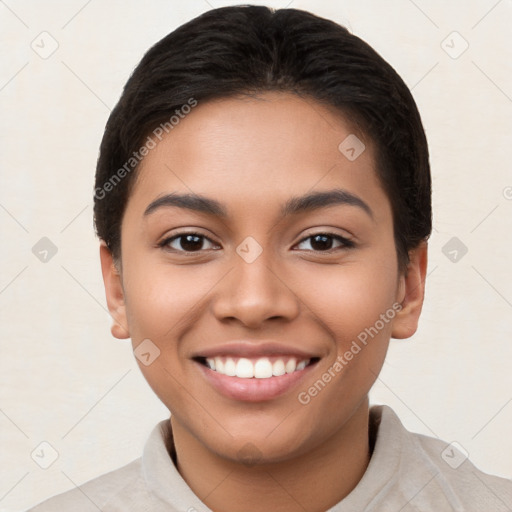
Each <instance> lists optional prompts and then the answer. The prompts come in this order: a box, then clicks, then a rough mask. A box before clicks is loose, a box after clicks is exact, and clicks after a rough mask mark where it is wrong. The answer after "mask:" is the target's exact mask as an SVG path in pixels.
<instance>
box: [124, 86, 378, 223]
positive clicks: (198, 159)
mask: <svg viewBox="0 0 512 512" xmlns="http://www.w3.org/2000/svg"><path fill="white" fill-rule="evenodd" d="M347 149H348V150H349V152H348V153H347ZM350 150H353V151H352V152H350ZM354 153H355V154H356V158H353V156H354ZM358 153H360V154H359V155H358ZM340 187H343V188H344V189H347V190H348V191H349V192H353V193H356V194H361V193H362V192H364V193H365V194H366V195H367V196H368V195H370V196H371V195H372V193H373V195H375V193H377V195H379V194H380V196H381V197H380V200H382V199H384V201H385V200H386V199H387V198H386V197H385V196H383V191H382V190H381V187H380V184H379V181H378V179H377V176H376V173H375V162H374V148H373V144H372V142H371V141H370V140H368V139H367V138H366V137H365V136H364V134H362V133H361V132H359V131H358V130H356V129H355V123H352V122H351V120H350V119H346V118H345V117H344V116H343V115H341V114H340V113H339V112H334V111H333V110H332V109H329V108H327V107H325V106H324V105H322V104H320V103H318V102H316V101H315V100H312V99H308V98H299V97H298V96H295V95H292V94H289V93H266V94H262V95H260V96H258V97H257V98H248V97H244V98H227V99H221V100H215V101H210V102H205V103H203V104H201V103H199V104H198V106H197V107H195V109H193V110H192V112H191V113H190V114H188V115H186V116H184V117H183V119H181V120H180V122H179V123H178V124H177V125H175V126H174V127H173V128H172V130H171V131H170V132H169V133H168V134H167V135H165V136H164V137H163V139H162V141H161V142H158V144H157V145H156V147H155V148H154V149H152V150H151V151H150V152H149V153H148V154H147V156H145V158H144V160H143V161H142V163H141V166H140V167H139V169H138V171H137V180H136V183H135V187H134V189H133V192H132V196H133V197H132V198H130V201H131V202H133V203H135V206H137V207H138V209H139V213H141V212H142V211H143V210H142V209H144V208H146V207H147V205H148V204H149V203H150V202H151V201H153V200H154V199H155V197H157V196H158V195H162V194H164V193H170V192H173V191H180V192H182V193H189V194H194V193H196V194H202V195H207V196H210V197H216V198H220V200H221V201H222V202H224V203H228V204H229V205H231V206H233V207H236V205H238V206H240V207H244V206H245V207H246V208H250V207H251V206H254V207H256V206H258V207H259V208H261V207H262V206H264V205H267V206H268V207H269V208H270V207H272V205H273V203H274V202H277V203H283V202H285V201H286V200H287V199H288V198H289V197H291V196H298V195H303V194H304V193H305V192H307V191H312V190H315V189H319V190H327V189H332V188H340ZM369 199H370V200H371V201H373V202H374V201H375V200H376V199H378V198H376V197H373V198H371V197H370V198H369Z"/></svg>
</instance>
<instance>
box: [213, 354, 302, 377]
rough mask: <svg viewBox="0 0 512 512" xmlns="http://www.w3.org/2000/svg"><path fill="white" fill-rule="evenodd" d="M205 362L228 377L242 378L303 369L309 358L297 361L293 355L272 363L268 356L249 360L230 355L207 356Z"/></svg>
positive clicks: (280, 373)
mask: <svg viewBox="0 0 512 512" xmlns="http://www.w3.org/2000/svg"><path fill="white" fill-rule="evenodd" d="M206 362H207V364H208V366H209V368H210V369H212V370H215V371H216V372H218V373H221V374H222V375H228V376H229V377H240V378H242V379H251V378H253V377H254V378H256V379H267V378H269V377H273V376H274V377H278V376H279V375H284V374H285V373H292V372H294V371H300V370H304V368H305V367H306V366H307V365H308V364H309V362H310V359H306V360H302V361H299V362H297V359H295V358H294V357H291V358H289V359H288V358H287V359H276V360H275V361H274V362H273V363H272V362H271V361H270V359H269V358H268V357H261V358H259V359H255V360H251V359H247V358H245V357H241V358H240V359H234V358H232V357H228V358H222V357H211V358H210V357H209V358H207V359H206Z"/></svg>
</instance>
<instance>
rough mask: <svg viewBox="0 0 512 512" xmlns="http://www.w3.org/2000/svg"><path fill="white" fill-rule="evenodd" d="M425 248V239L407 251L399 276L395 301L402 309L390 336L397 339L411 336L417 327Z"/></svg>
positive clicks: (421, 293) (426, 246)
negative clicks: (405, 266)
mask: <svg viewBox="0 0 512 512" xmlns="http://www.w3.org/2000/svg"><path fill="white" fill-rule="evenodd" d="M427 250H428V245H427V242H426V241H423V242H421V243H420V244H419V245H418V247H416V248H415V249H413V250H411V251H409V264H408V265H407V270H406V272H405V274H403V275H402V276H400V283H399V286H398V290H399V291H398V296H397V302H399V303H401V305H402V309H401V310H400V311H399V312H398V313H397V314H396V316H395V318H394V320H393V330H392V332H391V336H392V337H393V338H397V339H404V338H409V337H411V336H412V335H413V334H414V333H415V332H416V329H417V328H418V320H419V318H420V313H421V308H422V307H423V299H424V296H425V277H426V274H427V260H428V258H427Z"/></svg>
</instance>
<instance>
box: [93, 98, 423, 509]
mask: <svg viewBox="0 0 512 512" xmlns="http://www.w3.org/2000/svg"><path fill="white" fill-rule="evenodd" d="M352 133H356V134H357V136H358V137H359V138H360V139H361V140H364V143H365V145H366V149H365V151H363V153H362V154H361V155H360V156H359V157H358V158H356V159H355V160H354V161H350V160H349V159H348V158H346V156H345V155H344V154H342V153H341V152H340V150H339V149H338V146H339V145H340V143H341V142H342V141H343V140H344V139H345V138H346V137H347V136H348V135H349V134H352ZM374 165H375V163H374V152H373V146H372V144H371V141H369V140H366V139H365V138H364V135H363V134H360V133H358V132H356V130H355V129H354V127H353V126H351V124H350V122H349V120H346V119H344V118H343V116H342V115H341V114H339V113H335V112H333V111H332V110H330V109H328V108H327V107H325V106H322V105H321V104H319V103H317V102H315V101H314V100H311V99H303V98H299V97H297V96H294V95H292V94H288V93H265V94H263V95H260V96H259V97H258V98H229V99H223V100H216V101H212V102H205V103H203V104H199V105H198V106H197V107H196V108H195V109H194V110H193V111H192V112H191V113H190V114H189V115H188V116H187V117H186V118H185V119H184V120H182V121H181V122H180V124H179V125H178V126H176V127H175V128H174V129H173V130H172V131H171V132H170V133H169V134H168V135H166V136H165V137H164V139H163V140H162V141H161V142H160V143H159V144H158V145H157V147H156V148H155V149H153V150H152V151H150V153H149V154H148V155H147V156H146V157H145V159H144V160H143V162H142V167H141V168H140V169H139V171H138V172H139V174H138V179H137V182H136V184H135V187H134V189H133V192H132V195H131V197H130V199H129V202H128V205H127V208H126V211H125V215H124V217H123V223H122V230H121V236H122V246H121V251H122V252H121V254H122V261H121V262H120V264H119V265H117V267H116V265H114V262H113V261H112V257H111V255H110V253H109V251H108V249H107V247H106V246H105V244H104V243H102V244H101V247H100V257H101V264H102V272H103V278H104V283H105V290H106V297H107V303H108V307H109V310H110V312H111V314H112V316H113V318H115V320H116V321H115V322H114V324H113V326H112V334H113V335H114V336H115V337H117V338H128V337H131V338H132V343H133V347H134V348H136V347H137V346H138V345H139V344H140V343H141V342H142V341H143V340H144V339H147V338H149V339H150V340H151V341H152V342H153V343H154V344H155V345H156V346H157V347H158V348H159V350H160V355H159V357H157V358H156V359H155V360H154V361H153V362H152V363H151V364H150V365H148V366H145V365H143V364H141V363H140V362H139V366H140V369H141V371H142V372H143V374H144V376H145V378H146V379H147V381H148V383H149V384H150V386H151V387H152V388H153V390H154V391H155V393H156V394H157V395H158V397H159V398H160V399H161V400H162V402H163V403H164V404H165V405H166V406H167V407H168V408H169V410H170V411H171V413H172V418H171V420H170V421H171V425H172V428H173V433H174V439H175V447H176V452H177V458H178V469H179V471H180V473H181V475H182V476H183V478H184V479H185V480H186V482H187V483H188V485H189V486H190V487H191V488H192V490H193V491H194V492H195V493H196V494H197V495H198V496H199V498H201V499H202V500H203V501H204V502H205V503H206V505H207V506H208V507H210V508H211V509H212V510H215V511H222V512H231V511H238V510H242V509H243V510H244V511H245V512H251V511H256V510H258V511H261V510H274V511H283V512H284V511H303V510H308V511H311V512H314V511H318V512H320V511H324V510H326V509H328V508H329V507H331V506H333V505H334V504H336V503H337V502H339V501H340V500H341V499H342V498H343V497H345V496H346V495H347V494H348V493H349V492H350V491H351V490H352V489H353V488H354V487H355V486H356V484H357V483H358V481H359V480H360V479H361V477H362V475H363V474H364V471H365V470H366V467H367V464H368V461H369V457H370V451H369V443H368V391H369V389H370V388H371V386H372V385H373V383H374V382H375V380H376V378H377V376H378V374H379V372H380V370H381V367H382V365H383V362H384V357H385V354H386V351H387V348H388V344H389V340H390V337H395V338H407V337H409V336H411V335H412V334H414V332H415V331H416V328H417V322H418V318H419V315H420V312H421V307H422V303H423V296H424V279H425V272H426V266H427V245H426V243H422V244H420V246H418V248H417V249H415V250H414V251H411V253H410V257H411V262H410V264H409V267H408V270H407V272H406V274H399V271H398V262H397V254H396V247H395V245H394V237H393V222H392V213H391V206H390V203H389V200H388V198H387V196H386V194H385V193H384V191H383V189H382V187H381V185H380V183H379V181H378V178H377V175H376V173H375V168H374ZM333 188H342V189H344V190H347V191H349V192H351V193H352V194H355V195H357V196H358V197H359V198H361V199H362V200H363V201H364V202H365V203H367V204H368V205H369V207H370V208H371V210H372V216H370V215H368V214H367V213H366V212H365V211H364V210H363V209H362V208H359V207H357V206H352V205H346V204H345V205H331V206H328V207H323V208H320V209H318V210H315V211H311V212H307V213H301V214H298V215H294V216H290V217H285V218H281V217H280V216H279V209H280V207H281V206H282V204H284V203H285V202H286V201H287V200H288V199H289V198H290V197H292V196H298V195H303V194H305V193H308V192H312V191H324V190H325V191H327V190H331V189H333ZM171 192H180V193H194V194H202V195H205V196H208V197H210V198H213V199H216V200H218V201H220V202H221V203H222V204H223V205H224V206H225V208H226V209H227V211H228V217H227V218H225V219H220V218H217V217H214V216H211V215H208V214H205V213H198V212H194V211H192V210H186V209H182V208H176V207H165V208H161V209H159V210H156V211H155V212H153V213H152V214H151V215H149V216H144V215H143V213H144V210H145V209H146V208H147V206H148V205H149V204H150V203H151V202H152V201H153V200H155V199H156V198H157V197H159V196H160V195H162V194H164V193H171ZM191 231H193V232H199V233H200V234H202V235H204V236H205V237H206V238H203V239H199V243H198V244H197V247H198V249H197V250H195V251H189V255H186V254H185V249H183V245H181V243H180V241H181V242H182V241H183V239H175V240H174V242H172V246H171V243H169V244H168V246H167V249H165V248H161V247H158V243H159V242H160V241H162V240H164V239H165V238H168V237H170V236H173V235H177V234H178V233H180V234H184V233H187V232H191ZM318 233H334V234H335V235H341V236H344V237H346V238H348V239H349V240H351V241H352V242H353V243H354V244H355V247H352V248H347V247H344V246H343V245H342V244H341V243H340V242H338V241H336V239H330V240H332V248H331V249H329V248H327V250H322V249H321V246H320V249H318V247H319V245H318V244H317V245H315V244H314V241H312V239H311V238H306V237H308V236H311V235H312V234H318ZM248 236H251V237H253V238H254V239H255V240H256V241H257V242H258V244H259V245H260V246H261V248H262V252H261V254H260V255H259V256H258V257H257V258H256V259H255V260H254V261H253V262H252V263H247V261H245V260H244V259H243V258H241V257H240V256H239V254H238V253H237V252H236V249H237V247H238V246H239V245H240V244H241V243H242V241H243V240H244V239H245V238H246V237H248ZM201 240H202V245H201ZM185 247H187V246H186V245H185ZM173 249H174V250H173ZM179 251H181V252H179ZM393 304H401V305H402V309H401V310H400V311H399V312H398V313H396V315H394V318H393V319H392V320H390V321H389V322H388V323H386V324H385V326H384V328H382V329H381V330H380V331H379V333H378V335H376V336H374V337H373V338H372V339H371V340H370V341H369V343H368V344H367V345H366V346H365V347H364V348H363V349H362V350H361V351H360V352H359V353H358V354H357V355H355V356H354V357H353V359H352V360H351V361H350V362H348V364H347V365H346V366H344V367H343V369H342V370H341V371H339V372H337V374H336V376H335V377H334V378H332V379H331V381H330V382H329V383H328V384H327V385H326V386H325V387H324V388H323V389H322V391H321V392H319V393H318V394H317V395H316V396H315V397H313V398H311V400H310V401H309V403H307V404H305V405H304V404H302V403H300V402H299V401H298V399H297V396H298V393H299V392H301V391H304V390H307V389H308V388H309V387H310V386H311V385H312V384H313V383H314V382H315V381H317V380H318V379H319V378H321V377H322V375H323V374H325V372H327V371H328V369H329V368H330V367H332V366H333V364H334V363H335V361H336V358H337V357H338V356H343V354H344V353H345V352H346V351H347V350H348V349H349V348H350V346H351V343H352V341H353V340H356V339H357V336H358V335H359V334H360V333H361V332H363V331H364V330H365V328H368V327H370V326H374V325H375V323H376V321H377V320H378V319H379V315H381V314H383V313H385V312H386V311H389V310H390V309H391V310H392V306H393ZM232 340H249V341H250V342H254V343H256V344H257V343H259V342H262V341H268V340H275V341H278V342H280V343H283V344H286V345H287V346H290V347H291V346H297V347H301V348H302V349H304V350H306V351H308V352H309V351H310V352H313V353H317V354H319V355H320V356H321V359H320V361H319V362H318V363H317V364H316V366H315V367H314V368H312V369H311V370H312V371H310V372H309V373H308V375H307V378H305V379H303V380H302V381H301V382H300V383H299V384H298V386H296V387H294V388H293V389H291V390H289V391H288V392H286V393H285V394H283V395H281V396H279V397H277V398H274V399H271V400H267V401H265V402H258V403H251V402H242V401H239V400H233V399H230V398H227V397H226V396H224V395H222V394H220V393H219V392H218V391H216V390H215V389H214V388H213V387H212V386H210V385H209V384H208V383H207V381H206V380H205V379H204V377H203V375H202V373H201V372H200V371H199V368H198V363H196V362H194V361H193V360H192V359H191V356H192V354H195V353H197V352H198V351H199V352H200V351H201V350H204V349H206V348H209V347H212V346H214V345H219V344H221V343H223V342H226V341H232ZM248 447H250V449H251V450H252V451H253V453H255V454H257V457H256V458H257V461H255V462H254V463H253V464H244V463H243V461H242V460H241V456H240V453H244V451H245V452H246V451H247V450H248ZM240 450H242V452H240Z"/></svg>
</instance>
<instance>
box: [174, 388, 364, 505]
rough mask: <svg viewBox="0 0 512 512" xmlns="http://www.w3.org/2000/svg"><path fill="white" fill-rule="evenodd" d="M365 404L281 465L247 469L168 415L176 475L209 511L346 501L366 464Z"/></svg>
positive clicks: (276, 463) (258, 466) (275, 464)
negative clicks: (207, 444) (318, 439)
mask: <svg viewBox="0 0 512 512" xmlns="http://www.w3.org/2000/svg"><path fill="white" fill-rule="evenodd" d="M368 415H369V403H368V398H366V399H365V400H364V401H363V402H362V403H361V404H360V405H359V407H358V409H357V410H356V411H355V413H354V414H353V415H352V416H351V417H350V418H349V419H348V421H347V422H346V423H345V424H344V425H343V426H342V427H341V428H340V429H339V430H338V431H336V432H335V433H334V434H333V435H332V436H331V437H330V438H328V439H326V440H324V441H323V442H322V444H320V445H319V446H316V447H315V448H314V449H312V450H310V451H308V452H307V453H304V454H303V455H301V456H299V457H294V458H293V459H289V460H286V461H282V462H274V463H265V464H257V465H254V466H247V465H244V464H241V463H240V462H237V461H232V460H228V459H225V458H221V457H219V456H218V455H216V454H214V453H212V452H211V451H210V450H209V449H208V448H207V447H205V446H204V445H203V444H202V443H200V442H199V441H198V439H197V438H196V437H194V436H193V435H192V434H191V433H190V432H189V431H188V430H187V429H185V428H184V426H183V425H182V424H181V423H180V422H179V421H177V420H176V418H175V417H171V424H172V434H173V437H174V447H175V450H176V455H177V461H178V464H177V465H178V471H179V473H180V474H181V476H182V478H183V479H184V480H185V481H186V482H187V484H188V486H189V487H190V488H191V489H192V491H193V492H194V493H195V494H196V495H197V496H198V497H199V498H200V499H201V500H202V501H203V502H204V503H205V504H206V505H207V506H208V507H209V508H210V509H211V510H214V511H222V512H235V511H239V510H244V512H256V511H258V512H259V511H261V510H272V511H275V512H299V511H300V512H304V510H308V511H310V512H323V511H325V510H328V509H329V508H331V507H332V506H334V505H335V504H337V503H338V502H340V501H341V500H342V499H343V498H345V497H346V496H347V495H348V494H349V493H350V492H351V491H352V490H353V489H354V488H355V486H356V485H357V484H358V482H359V481H360V480H361V478H362V476H363V474H364V472H365V471H366V468H367V466H368V463H369V460H370V456H371V451H370V444H369V430H368V419H369V416H368Z"/></svg>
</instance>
